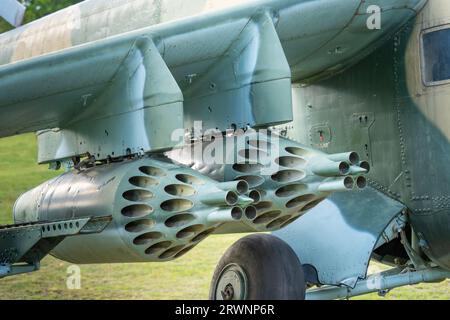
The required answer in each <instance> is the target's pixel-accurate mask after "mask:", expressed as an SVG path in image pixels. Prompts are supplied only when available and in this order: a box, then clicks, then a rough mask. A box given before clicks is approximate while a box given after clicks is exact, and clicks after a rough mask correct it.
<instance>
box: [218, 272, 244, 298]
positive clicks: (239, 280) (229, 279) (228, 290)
mask: <svg viewBox="0 0 450 320" xmlns="http://www.w3.org/2000/svg"><path fill="white" fill-rule="evenodd" d="M246 297H247V276H246V274H245V271H244V270H243V269H242V268H241V267H240V266H239V265H237V264H230V265H228V266H226V267H225V268H224V269H223V270H222V272H221V274H220V276H219V281H218V282H217V286H216V299H217V300H229V301H231V300H245V299H246Z"/></svg>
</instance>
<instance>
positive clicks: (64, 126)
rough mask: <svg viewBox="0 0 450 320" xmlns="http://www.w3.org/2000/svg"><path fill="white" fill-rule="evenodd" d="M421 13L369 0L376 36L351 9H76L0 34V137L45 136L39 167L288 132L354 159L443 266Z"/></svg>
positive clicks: (358, 3)
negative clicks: (203, 137) (176, 141)
mask: <svg viewBox="0 0 450 320" xmlns="http://www.w3.org/2000/svg"><path fill="white" fill-rule="evenodd" d="M425 2H426V1H423V0H397V1H394V0H374V1H371V3H370V4H374V5H379V6H380V7H381V8H382V29H381V30H369V29H368V28H367V26H366V21H367V18H368V14H367V13H366V9H367V6H368V5H369V3H368V2H367V1H362V0H348V1H342V0H278V1H275V0H249V1H243V2H242V3H240V4H238V2H237V1H224V0H195V1H189V3H188V2H186V1H184V0H183V1H182V0H160V1H156V0H154V1H153V0H128V1H108V2H105V1H100V0H90V1H86V2H84V3H82V4H80V5H78V6H73V7H71V8H69V9H67V10H63V11H61V12H58V13H56V14H54V15H51V16H49V17H47V18H44V19H41V20H39V21H37V22H35V23H32V24H30V25H26V26H23V27H22V28H19V29H16V30H14V31H11V32H8V33H5V34H2V35H0V65H1V66H0V79H1V81H0V135H1V136H7V135H12V134H17V133H21V132H29V131H35V130H51V131H44V132H41V133H40V135H39V137H40V160H41V161H42V162H51V161H54V160H62V159H65V158H70V157H72V156H83V155H87V154H90V155H94V156H95V157H96V158H97V159H101V160H103V159H106V158H108V157H115V156H122V155H125V154H127V153H140V152H141V151H142V152H151V151H153V152H155V151H159V150H164V149H166V148H170V147H173V141H170V137H169V132H171V131H173V129H174V128H176V127H184V128H185V129H187V130H189V129H191V128H192V126H193V122H194V121H196V120H201V121H204V122H205V123H206V124H207V125H208V126H213V127H217V128H219V129H222V130H224V129H227V128H230V127H233V126H237V127H245V126H247V125H249V126H252V127H267V126H272V125H274V124H280V123H281V124H283V123H288V124H284V125H282V129H283V130H284V131H285V132H286V134H287V136H288V137H290V138H292V139H294V140H297V141H300V142H301V143H303V144H306V145H311V146H312V147H314V148H319V149H322V150H323V151H326V152H327V153H340V152H342V151H344V150H355V151H358V152H359V153H360V154H361V155H364V160H368V161H369V162H370V163H371V164H372V167H373V170H372V171H371V181H370V182H371V185H372V187H373V188H375V189H377V190H378V191H379V192H382V193H384V194H386V195H388V196H389V197H391V198H393V199H395V200H398V201H400V202H401V203H403V204H405V205H406V206H407V207H408V208H409V209H410V211H411V214H410V218H411V222H412V226H413V229H414V231H415V232H416V233H417V236H418V237H419V240H420V241H419V244H420V245H421V249H422V250H423V251H424V252H425V253H426V254H427V255H428V256H429V257H430V258H431V259H433V261H435V262H436V263H437V264H439V265H440V266H441V267H445V268H450V251H449V248H450V236H449V234H450V233H449V230H450V217H449V215H450V198H449V196H448V185H449V183H448V182H450V181H449V180H450V171H449V170H450V169H449V167H448V160H450V159H449V158H450V152H449V150H448V146H449V143H448V138H449V137H450V130H449V129H448V125H447V123H448V119H449V113H448V110H446V101H447V100H448V95H449V93H448V92H449V88H450V87H449V84H448V83H443V84H441V85H440V86H434V87H426V86H424V85H423V82H422V80H421V70H420V45H419V40H420V34H421V32H422V31H423V30H424V29H429V28H433V27H438V26H442V25H446V24H448V23H449V22H450V19H449V17H450V5H449V4H448V2H446V1H444V0H429V1H428V4H427V6H426V7H425V9H424V10H423V11H422V12H421V14H420V15H419V17H418V18H417V19H415V20H411V19H413V18H414V17H415V16H416V14H417V13H418V12H419V10H420V9H421V8H422V6H423V5H424V4H425ZM408 21H409V22H408ZM407 22H408V24H407V25H406V26H404V24H405V23H407ZM402 27H403V28H402ZM399 29H401V30H400V31H399ZM143 39H144V40H143ZM142 41H143V42H144V43H145V45H144V46H145V48H146V49H142V46H141V44H140V43H141V42H142ZM268 42H270V43H269V44H268ZM150 47H151V49H149V48H150ZM147 49H149V50H147ZM374 51H375V52H374ZM135 55H137V56H139V55H142V57H137V58H136V60H134V59H133V58H134V57H135ZM137 71H143V72H144V74H145V75H149V76H148V77H143V78H142V79H140V80H139V79H138V80H136V81H135V82H133V81H134V78H133V77H135V76H136V75H137V73H136V72H137ZM144 78H145V80H143V79H144ZM160 82H163V83H164V84H165V85H164V86H161V87H158V85H155V84H156V83H160ZM291 83H294V88H293V90H292V100H293V110H290V108H289V106H290V102H291V94H290V92H289V91H290V90H289V86H290V84H291ZM139 86H143V90H142V91H139V90H138V88H140V87H139ZM166 88H170V90H168V91H165V89H166ZM152 90H153V91H152ZM130 91H131V92H134V93H136V95H135V96H133V95H131V96H130ZM142 102H149V104H148V105H147V104H146V103H145V104H144V103H142ZM228 103H232V104H233V105H232V106H231V109H227V104H228ZM236 103H238V104H237V105H236ZM147 107H148V108H147ZM239 107H240V108H239ZM278 108H279V111H278ZM44 111H45V112H44ZM291 111H293V113H292V112H291ZM153 112H155V113H156V115H155V113H153ZM134 115H135V116H136V118H138V119H139V121H142V122H143V123H141V126H140V127H139V129H138V130H136V131H131V132H130V125H133V126H134V125H136V123H137V122H136V118H134ZM292 116H293V121H292V122H291V120H292ZM75 146H76V147H75ZM328 169H329V170H331V169H332V168H331V169H330V168H328ZM214 219H215V218H214ZM214 219H213V220H214ZM214 221H215V220H214Z"/></svg>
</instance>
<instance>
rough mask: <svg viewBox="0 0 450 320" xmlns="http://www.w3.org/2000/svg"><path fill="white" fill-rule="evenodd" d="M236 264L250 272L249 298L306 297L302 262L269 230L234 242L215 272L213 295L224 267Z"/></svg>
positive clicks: (213, 298) (296, 298)
mask: <svg viewBox="0 0 450 320" xmlns="http://www.w3.org/2000/svg"><path fill="white" fill-rule="evenodd" d="M230 264H237V265H239V266H240V267H241V268H242V269H243V270H244V272H245V274H246V276H247V284H248V285H247V298H246V299H247V300H304V299H305V292H306V283H305V276H304V273H303V268H302V266H301V263H300V261H299V259H298V257H297V255H296V254H295V252H294V251H293V250H292V249H291V247H290V246H289V245H288V244H287V243H285V242H284V241H283V240H281V239H279V238H277V237H275V236H272V235H267V234H255V235H250V236H248V237H245V238H243V239H241V240H239V241H238V242H236V243H235V244H233V245H232V246H231V247H230V248H229V249H228V251H227V252H226V253H225V254H224V255H223V257H222V259H221V260H220V262H219V263H218V265H217V267H216V270H215V272H214V275H213V278H212V281H211V289H210V299H211V300H215V292H216V288H217V283H218V281H219V277H220V275H221V273H222V270H223V269H224V268H225V267H226V266H228V265H230Z"/></svg>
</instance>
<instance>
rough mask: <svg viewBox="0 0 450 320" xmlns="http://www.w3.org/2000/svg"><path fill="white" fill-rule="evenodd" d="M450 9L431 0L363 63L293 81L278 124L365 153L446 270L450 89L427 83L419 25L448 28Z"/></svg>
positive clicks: (379, 186)
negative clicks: (288, 115) (289, 104)
mask: <svg viewBox="0 0 450 320" xmlns="http://www.w3.org/2000/svg"><path fill="white" fill-rule="evenodd" d="M449 10H450V9H449V3H448V2H447V1H441V0H433V1H429V2H428V4H427V6H426V7H425V9H424V11H423V12H422V13H421V14H420V15H419V16H418V18H417V19H416V20H413V21H411V22H410V23H409V24H408V25H406V26H405V27H404V28H403V29H402V30H401V31H399V32H398V33H397V34H396V35H395V36H394V37H393V38H391V39H389V40H387V41H386V42H385V44H384V45H383V46H382V47H380V49H379V50H377V51H376V52H374V53H373V54H371V55H370V56H369V57H367V58H366V59H364V61H361V62H360V63H358V64H357V65H355V66H354V67H352V68H350V69H348V70H347V71H345V72H343V73H341V74H339V75H337V76H335V77H333V78H330V79H327V80H323V81H320V82H317V83H315V84H312V85H310V86H307V87H303V86H301V85H300V84H299V85H297V86H295V87H294V93H293V104H294V121H293V123H291V124H288V125H286V126H283V127H282V128H281V129H282V130H285V132H286V135H287V136H288V137H289V138H291V139H294V140H297V141H299V142H302V143H310V144H311V145H313V146H315V147H316V148H319V149H321V150H323V151H325V152H327V153H333V152H338V151H340V150H343V149H352V150H355V151H357V152H359V153H360V154H361V155H363V159H364V160H368V161H369V162H370V163H371V165H372V169H371V172H370V174H369V183H370V185H371V186H372V187H373V188H374V189H376V190H378V191H380V192H382V193H384V194H386V195H387V196H389V197H392V198H393V199H396V200H397V201H399V202H401V203H404V204H405V205H406V206H407V207H408V208H409V209H410V210H411V212H412V213H411V215H410V219H411V222H412V226H413V228H414V230H415V231H416V233H417V236H418V238H419V241H421V246H422V247H421V249H422V250H423V251H425V252H426V254H427V255H428V257H430V258H431V259H432V260H433V261H434V262H435V263H437V264H438V265H440V266H441V267H443V268H450V252H449V248H450V232H449V231H450V218H449V217H450V216H449V215H450V210H449V209H448V208H449V198H448V193H449V192H448V190H449V189H448V186H449V183H450V169H449V167H448V165H447V163H448V162H449V161H450V159H449V157H450V152H449V134H448V128H447V125H446V123H447V122H446V120H445V119H447V116H448V112H447V102H446V101H447V97H448V91H449V88H450V87H449V84H448V83H446V82H444V83H440V84H438V85H433V86H426V85H425V84H424V82H423V81H422V71H421V70H422V69H421V68H422V65H421V56H422V48H421V45H420V43H421V37H422V33H423V32H424V31H426V30H429V29H430V28H434V27H436V26H440V27H439V28H444V27H446V26H448V23H449V22H450V11H449ZM443 67H444V66H443ZM321 132H324V133H325V140H324V141H323V142H320V141H319V139H318V137H319V136H320V134H321Z"/></svg>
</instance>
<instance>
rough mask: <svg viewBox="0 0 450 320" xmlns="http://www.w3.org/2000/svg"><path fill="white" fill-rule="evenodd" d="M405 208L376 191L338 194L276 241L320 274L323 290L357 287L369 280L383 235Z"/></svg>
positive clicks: (295, 223)
mask: <svg viewBox="0 0 450 320" xmlns="http://www.w3.org/2000/svg"><path fill="white" fill-rule="evenodd" d="M404 208H405V207H404V206H403V205H402V204H401V203H398V202H396V201H393V200H392V199H390V198H388V197H386V196H384V195H382V194H380V193H379V192H377V191H375V190H373V189H370V188H368V189H367V190H365V191H360V192H352V193H348V194H336V195H333V196H331V197H330V198H329V199H327V200H326V201H324V202H323V203H322V204H320V205H318V206H317V207H316V208H314V209H313V210H311V211H310V212H308V213H307V214H306V215H304V216H303V217H301V218H300V219H298V220H297V221H296V222H294V223H292V224H291V225H289V226H287V227H286V228H284V229H282V230H280V231H277V232H275V233H274V235H275V236H277V237H279V238H281V239H282V240H284V241H285V242H287V243H288V244H289V245H290V246H291V247H292V249H293V250H294V251H295V253H296V254H297V255H298V257H299V259H300V261H301V263H302V264H307V265H312V266H313V267H314V268H315V269H316V270H317V273H318V279H319V281H320V283H321V284H327V285H345V286H348V287H354V286H355V285H356V283H357V282H358V280H360V279H364V278H366V276H367V269H368V266H369V262H370V259H371V256H372V252H373V250H374V249H375V245H376V244H377V242H378V240H379V238H380V237H381V235H382V233H383V231H384V230H385V229H386V228H387V226H388V225H389V224H390V223H391V221H393V220H394V219H395V218H396V217H397V216H398V215H399V214H400V213H401V212H402V210H404Z"/></svg>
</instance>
